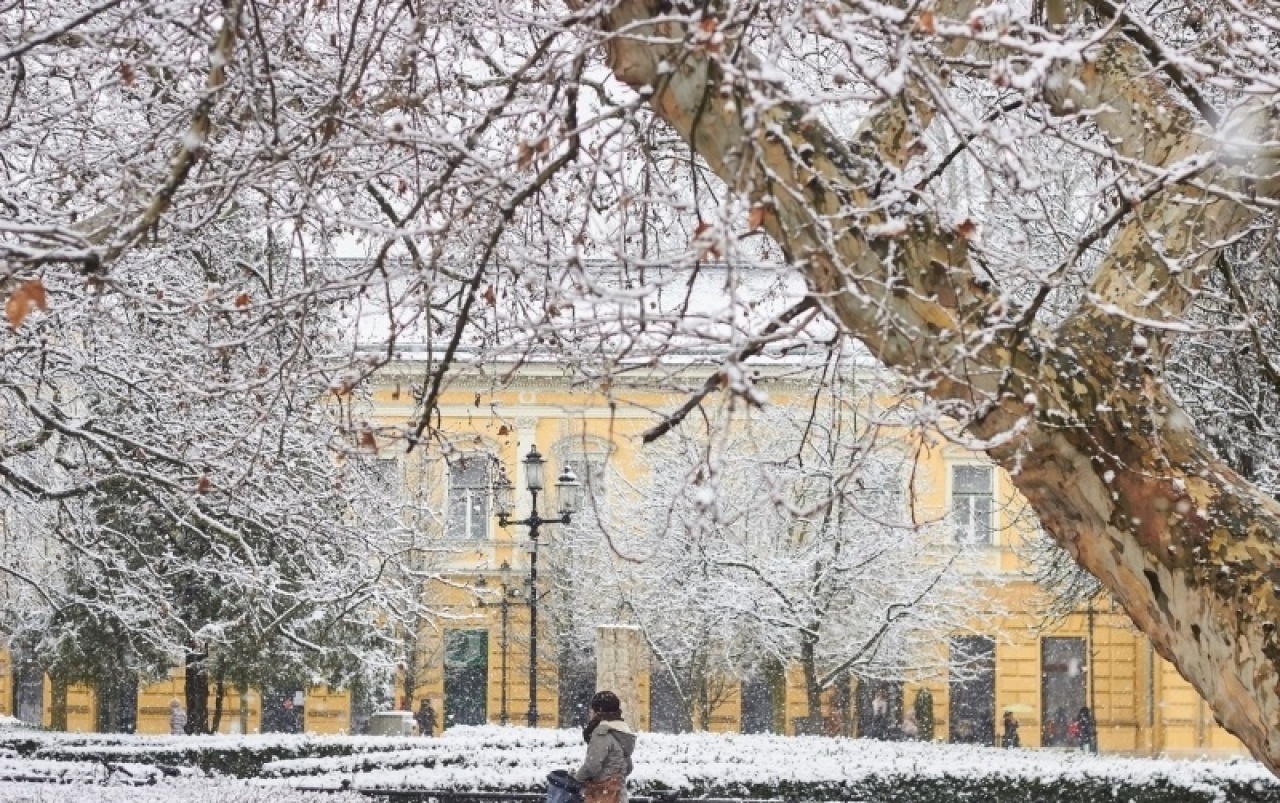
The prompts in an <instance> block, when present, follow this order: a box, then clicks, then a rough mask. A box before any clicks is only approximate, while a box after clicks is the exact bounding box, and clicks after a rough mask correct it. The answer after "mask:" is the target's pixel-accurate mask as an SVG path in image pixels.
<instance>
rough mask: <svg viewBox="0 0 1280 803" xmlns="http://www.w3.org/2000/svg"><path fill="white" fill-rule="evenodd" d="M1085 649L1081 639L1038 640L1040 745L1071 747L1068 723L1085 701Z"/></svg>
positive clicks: (1075, 741) (1072, 736)
mask: <svg viewBox="0 0 1280 803" xmlns="http://www.w3.org/2000/svg"><path fill="white" fill-rule="evenodd" d="M1087 656H1088V651H1087V649H1086V643H1085V640H1084V639H1082V638H1056V637H1055V638H1045V639H1041V641H1040V711H1041V713H1042V719H1041V722H1040V744H1041V745H1043V746H1044V747H1069V746H1070V747H1074V746H1075V745H1076V744H1077V739H1076V738H1075V735H1074V734H1073V733H1072V732H1071V723H1072V722H1074V721H1075V718H1076V715H1077V714H1078V713H1079V712H1080V709H1081V708H1084V707H1085V705H1087V704H1088V703H1087V702H1086V699H1087V695H1086V692H1087V689H1088V685H1087V684H1088V672H1089V665H1088V664H1089V662H1088V657H1087Z"/></svg>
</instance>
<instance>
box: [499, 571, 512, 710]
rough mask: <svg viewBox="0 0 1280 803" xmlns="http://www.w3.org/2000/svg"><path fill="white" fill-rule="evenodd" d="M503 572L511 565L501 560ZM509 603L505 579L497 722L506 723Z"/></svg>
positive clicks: (503, 585) (504, 580) (503, 583)
mask: <svg viewBox="0 0 1280 803" xmlns="http://www.w3.org/2000/svg"><path fill="white" fill-rule="evenodd" d="M502 566H503V573H504V575H505V573H506V572H507V571H510V569H511V566H510V564H508V563H507V562H506V561H503V562H502ZM510 606H511V603H510V602H509V601H508V600H507V581H506V579H505V577H504V579H503V581H502V708H501V709H500V710H499V711H498V722H500V723H501V724H503V725H506V724H507V723H508V722H509V721H510V717H509V716H508V715H507V610H508V609H509V608H510Z"/></svg>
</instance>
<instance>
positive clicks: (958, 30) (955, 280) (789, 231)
mask: <svg viewBox="0 0 1280 803" xmlns="http://www.w3.org/2000/svg"><path fill="white" fill-rule="evenodd" d="M971 5H972V4H971ZM673 10H678V9H673V6H672V4H670V3H664V2H660V0H624V2H620V3H618V4H616V5H614V6H612V7H611V8H610V9H609V10H608V11H607V12H606V13H604V14H603V16H602V17H601V18H600V19H599V24H600V28H601V30H602V31H604V32H606V33H607V36H606V38H605V39H604V40H603V46H604V47H605V49H606V50H607V54H608V63H609V65H610V67H611V69H612V71H613V74H614V76H616V77H617V78H618V79H619V80H621V81H623V82H625V83H626V84H628V85H629V86H631V87H632V88H634V89H635V90H636V91H637V92H639V93H641V94H642V96H644V97H646V98H647V101H648V104H649V106H650V107H651V108H652V109H653V110H654V111H655V112H656V113H657V114H658V115H659V116H660V117H661V118H662V119H663V120H665V121H666V122H667V123H668V124H670V125H671V126H672V127H673V128H674V129H675V130H676V131H678V132H679V134H680V136H681V137H682V138H683V139H684V140H685V141H686V142H687V143H688V144H689V146H690V147H691V148H692V149H693V150H694V151H696V153H697V154H698V156H699V157H701V159H703V160H704V161H705V162H706V164H707V165H709V166H710V168H711V169H712V170H713V171H714V172H715V173H716V174H717V175H718V176H719V177H720V179H722V180H723V181H724V183H725V185H727V187H729V188H730V190H731V191H734V192H738V193H742V194H744V195H745V196H747V197H749V198H750V199H751V200H752V202H753V203H754V208H755V209H758V210H761V211H759V212H753V221H752V222H753V223H756V224H758V225H761V226H763V228H764V229H765V230H767V231H768V233H769V234H770V235H771V236H772V237H773V238H774V239H775V240H776V241H777V242H778V243H779V244H780V245H781V246H782V248H783V249H784V250H785V252H786V254H787V256H788V257H789V259H790V260H792V261H793V262H794V263H795V264H797V265H799V266H801V270H803V272H804V274H805V277H806V279H807V281H808V284H809V286H810V288H811V290H812V292H813V293H814V294H815V295H816V296H817V297H818V298H820V299H821V300H822V303H823V304H824V305H825V306H826V307H827V309H828V311H829V312H830V314H831V315H832V316H833V317H834V318H835V319H837V320H838V321H839V322H840V323H841V324H843V326H844V327H846V328H847V329H848V331H849V332H851V333H852V334H854V335H855V336H856V337H857V338H858V339H860V340H861V341H862V342H863V343H865V344H866V345H867V346H868V347H869V348H870V349H871V351H872V352H873V353H874V354H875V355H876V356H878V357H879V358H880V359H882V360H883V361H884V362H885V363H887V364H888V365H890V366H892V367H895V368H897V369H899V370H900V371H901V372H903V373H904V374H905V375H906V376H908V377H910V378H911V379H912V380H914V381H915V382H916V384H917V386H919V387H920V388H922V389H923V390H925V391H926V392H927V393H928V394H929V395H930V396H932V397H933V398H935V399H938V400H952V401H959V402H962V403H963V405H962V407H963V409H967V410H969V411H971V414H970V415H969V416H968V417H967V420H966V422H965V423H966V426H967V431H968V433H969V434H971V435H972V436H973V437H974V438H975V439H977V440H978V441H979V442H980V443H981V444H982V446H983V448H984V450H985V451H986V452H987V454H988V455H990V456H991V458H992V459H993V460H995V461H996V462H997V463H998V464H1000V465H1002V466H1003V467H1004V468H1006V469H1008V470H1009V472H1010V473H1011V475H1012V477H1013V481H1014V483H1015V484H1016V486H1017V487H1018V488H1019V490H1020V491H1021V492H1022V493H1023V494H1024V495H1025V496H1026V498H1027V499H1028V500H1029V502H1030V504H1031V505H1032V507H1033V508H1034V510H1035V512H1036V513H1037V515H1038V516H1039V518H1040V521H1041V522H1042V524H1043V526H1044V527H1045V528H1046V529H1047V530H1048V531H1049V532H1050V533H1051V534H1052V536H1053V537H1054V538H1055V539H1056V540H1057V542H1058V543H1059V544H1061V545H1062V546H1063V547H1064V548H1066V549H1067V550H1068V551H1069V552H1070V553H1071V554H1072V555H1073V556H1074V557H1075V559H1076V560H1077V561H1079V562H1080V563H1081V564H1082V565H1083V566H1084V567H1086V568H1087V569H1088V570H1089V571H1091V572H1092V573H1093V574H1095V575H1096V576H1097V577H1098V578H1100V579H1101V580H1102V582H1103V583H1104V584H1105V585H1106V587H1107V589H1108V590H1109V591H1110V592H1111V593H1112V594H1114V595H1115V597H1116V598H1117V599H1118V600H1119V601H1120V602H1121V603H1122V604H1123V606H1124V608H1125V610H1126V611H1128V613H1129V615H1130V616H1131V617H1132V618H1133V621H1134V622H1135V623H1136V624H1137V626H1138V627H1139V628H1141V629H1142V631H1143V632H1144V633H1146V635H1147V636H1148V637H1149V638H1150V639H1151V641H1152V643H1153V644H1154V645H1155V648H1156V649H1157V650H1158V652H1159V653H1160V654H1161V655H1162V656H1164V657H1165V658H1167V659H1168V660H1170V661H1172V662H1173V663H1174V664H1175V665H1176V666H1177V667H1178V669H1179V670H1180V671H1181V672H1182V674H1183V675H1184V676H1185V677H1187V678H1188V679H1189V680H1190V681H1191V682H1192V684H1193V685H1194V686H1195V688H1196V689H1197V690H1198V691H1199V692H1200V693H1201V694H1202V695H1203V696H1204V697H1205V699H1206V700H1208V701H1209V703H1210V705H1211V706H1212V708H1213V710H1214V712H1215V714H1216V716H1217V718H1218V719H1219V720H1220V721H1221V723H1222V724H1223V725H1224V726H1225V727H1226V728H1227V729H1228V730H1229V731H1231V732H1232V733H1234V734H1235V735H1236V736H1238V737H1239V738H1240V739H1241V740H1243V741H1244V743H1245V744H1247V745H1248V746H1249V748H1250V749H1251V750H1252V751H1253V753H1254V755H1256V756H1257V757H1258V758H1259V759H1260V760H1262V761H1263V762H1265V763H1266V764H1267V765H1268V766H1269V767H1270V768H1271V769H1272V770H1280V637H1278V636H1277V633H1276V622H1277V621H1280V570H1277V569H1276V566H1277V565H1280V542H1278V538H1280V504H1277V502H1276V500H1275V499H1272V498H1270V497H1268V496H1267V495H1265V494H1263V493H1261V492H1259V491H1258V490H1257V489H1256V488H1254V487H1253V486H1252V485H1251V484H1250V483H1249V482H1247V481H1246V480H1244V479H1243V478H1241V477H1240V476H1239V475H1238V474H1237V473H1236V472H1235V471H1233V470H1232V469H1231V468H1230V467H1229V466H1228V465H1226V464H1225V463H1224V462H1223V461H1222V460H1221V459H1219V458H1218V457H1217V456H1216V455H1215V454H1214V452H1213V451H1212V450H1211V449H1210V448H1209V447H1208V446H1207V445H1206V444H1205V443H1204V442H1203V441H1202V439H1201V438H1200V437H1199V436H1198V435H1197V434H1196V433H1195V431H1194V429H1193V426H1192V422H1191V421H1190V419H1189V418H1188V417H1187V416H1186V415H1185V414H1183V413H1182V411H1181V410H1180V409H1179V406H1178V404H1177V402H1176V401H1175V399H1174V398H1173V397H1172V396H1171V394H1170V393H1169V391H1168V389H1167V388H1166V387H1165V385H1164V383H1163V382H1162V380H1161V375H1160V371H1159V363H1160V359H1161V356H1162V355H1163V354H1164V352H1165V351H1166V349H1168V348H1169V339H1170V337H1171V335H1172V333H1173V331H1175V330H1177V329H1178V328H1179V326H1178V323H1179V321H1181V320H1182V317H1183V315H1184V313H1185V312H1186V311H1187V308H1188V306H1189V304H1191V303H1192V300H1193V298H1194V296H1195V293H1196V290H1197V287H1198V286H1199V285H1200V284H1201V282H1202V281H1203V280H1204V276H1205V274H1206V272H1207V271H1208V270H1210V268H1211V264H1212V260H1213V258H1214V255H1215V253H1216V251H1217V249H1219V248H1220V247H1222V246H1223V245H1224V244H1226V243H1229V242H1231V241H1232V239H1233V238H1235V237H1237V236H1239V235H1240V234H1241V233H1242V232H1244V231H1246V230H1247V229H1248V228H1249V226H1250V225H1251V224H1252V223H1253V222H1254V221H1255V219H1256V218H1257V216H1258V215H1259V214H1260V210H1262V209H1266V208H1271V209H1274V206H1275V200H1276V199H1277V198H1280V174H1278V173H1277V171H1276V166H1275V159H1276V148H1275V147H1274V142H1275V141H1276V139H1277V130H1278V129H1277V125H1276V119H1275V110H1274V107H1270V108H1269V107H1268V106H1267V105H1266V104H1265V103H1264V102H1257V103H1243V104H1239V105H1237V106H1236V107H1235V108H1234V110H1233V111H1231V112H1230V113H1228V114H1225V115H1223V116H1222V119H1208V118H1213V117H1215V115H1213V114H1211V113H1209V114H1206V113H1204V112H1205V111H1208V110H1202V111H1200V112H1197V111H1196V110H1195V108H1194V106H1195V104H1193V103H1187V102H1186V100H1185V99H1184V98H1183V97H1178V96H1175V89H1174V88H1171V86H1170V84H1173V85H1174V87H1175V88H1176V85H1177V82H1176V81H1169V80H1168V79H1167V78H1166V77H1165V76H1163V75H1159V74H1155V73H1153V70H1152V65H1151V64H1150V63H1149V62H1148V56H1149V52H1144V50H1143V47H1142V42H1141V39H1142V37H1141V36H1140V35H1139V36H1133V37H1130V36H1126V29H1125V28H1124V26H1120V25H1117V26H1115V27H1114V28H1110V29H1106V28H1105V23H1106V22H1107V20H1105V19H1104V20H1103V24H1102V25H1100V27H1099V31H1098V32H1097V34H1096V35H1095V36H1090V37H1081V38H1079V39H1077V40H1076V42H1077V43H1078V47H1077V49H1076V50H1074V51H1072V52H1070V53H1062V54H1061V56H1062V57H1061V58H1058V59H1053V60H1052V62H1053V63H1052V64H1050V65H1049V66H1048V68H1047V72H1046V75H1045V76H1044V77H1043V81H1042V82H1041V84H1040V86H1041V91H1042V92H1043V96H1044V99H1045V100H1047V101H1048V103H1049V105H1050V106H1051V108H1053V109H1054V110H1055V111H1058V112H1060V113H1062V114H1071V113H1075V112H1079V111H1080V110H1091V113H1090V114H1088V115H1087V116H1086V118H1085V119H1087V120H1088V121H1090V122H1091V123H1092V125H1094V126H1096V127H1097V129H1098V131H1099V132H1100V135H1101V136H1102V137H1103V138H1104V139H1105V140H1106V141H1107V142H1109V143H1110V145H1111V146H1112V147H1113V148H1114V149H1115V152H1116V155H1117V157H1118V158H1121V159H1124V160H1125V163H1126V164H1127V165H1128V166H1129V169H1131V170H1132V171H1133V172H1134V174H1135V175H1136V176H1140V177H1142V178H1141V183H1140V185H1141V187H1142V190H1141V191H1139V192H1136V193H1135V194H1134V196H1133V197H1132V198H1129V199H1127V202H1126V203H1125V204H1123V205H1122V209H1121V211H1120V212H1119V213H1117V215H1116V216H1115V219H1114V221H1113V222H1112V228H1114V230H1115V233H1114V238H1113V239H1112V240H1111V243H1110V247H1109V251H1108V253H1107V255H1106V257H1105V259H1104V260H1103V262H1102V264H1101V265H1100V266H1099V267H1098V269H1097V271H1096V273H1095V275H1094V278H1093V280H1092V285H1091V286H1090V287H1089V288H1088V290H1087V292H1086V293H1084V294H1083V295H1082V297H1081V299H1080V300H1079V302H1078V303H1077V305H1076V306H1075V308H1074V310H1073V311H1071V312H1070V314H1068V315H1066V316H1065V317H1064V318H1063V319H1062V320H1060V321H1058V322H1056V323H1054V324H1053V325H1047V324H1042V323H1041V322H1040V321H1039V320H1038V312H1039V311H1040V305H1041V302H1042V301H1043V299H1044V297H1045V295H1047V292H1048V289H1047V287H1048V286H1047V285H1046V290H1045V291H1043V292H1041V293H1040V294H1038V295H1037V296H1036V297H1035V298H1033V299H1031V300H1029V301H1026V302H1023V303H1013V302H1012V301H1011V299H1009V298H1007V297H1005V296H1004V295H1002V294H1000V293H998V292H996V291H995V290H994V288H992V287H991V286H990V285H989V284H988V283H987V282H985V281H984V280H983V279H982V278H981V273H980V271H979V270H978V268H977V266H976V265H975V264H974V262H973V261H972V260H971V258H970V254H969V248H968V243H967V235H968V232H967V231H966V228H967V227H966V225H965V224H964V223H961V225H958V226H948V225H947V222H946V221H940V220H938V219H936V217H935V216H933V215H931V214H929V213H927V212H924V211H921V209H920V208H919V207H915V206H913V204H912V203H911V202H910V200H909V199H901V200H899V201H897V202H893V201H890V202H888V203H885V202H882V201H881V199H879V198H877V197H876V190H877V186H878V181H879V179H880V178H881V176H883V174H884V173H885V171H886V169H887V168H888V167H891V166H896V165H901V164H907V163H908V162H909V160H910V159H911V155H912V146H913V143H914V142H915V137H914V134H913V133H912V132H913V131H919V130H921V129H922V128H923V127H924V126H925V125H927V124H928V116H929V109H930V107H931V102H930V99H929V98H928V96H927V94H926V93H925V90H924V89H923V87H926V86H929V85H932V86H934V87H936V86H939V85H942V84H945V77H944V75H945V73H944V72H943V71H942V70H940V69H935V70H933V71H931V70H930V69H929V66H928V65H927V63H922V64H918V65H916V67H917V71H916V72H915V73H914V76H913V77H914V79H915V80H914V82H913V83H914V85H909V86H908V90H907V92H906V95H905V96H907V97H911V98H912V100H913V101H914V102H912V103H895V104H891V105H889V106H887V107H886V108H885V109H883V110H881V111H879V112H878V113H875V114H873V115H871V116H869V117H868V118H867V119H866V120H865V121H864V124H863V126H862V128H861V130H860V131H859V132H858V133H857V134H856V135H855V136H854V137H853V138H852V139H851V141H845V140H843V139H841V138H839V137H837V136H836V135H835V134H834V133H833V132H832V131H831V130H829V129H828V128H827V127H825V126H824V125H823V124H822V123H821V122H820V121H819V120H817V119H815V117H814V116H813V115H809V114H807V113H806V111H807V110H806V109H805V108H804V107H803V106H800V105H798V104H796V103H794V102H792V101H790V100H788V99H786V98H783V97H778V98H773V99H770V98H767V97H763V95H762V93H763V92H765V91H766V90H767V82H766V81H762V80H760V74H761V66H760V61H759V60H757V59H756V58H755V57H754V56H753V55H752V54H751V52H750V51H749V49H748V46H747V45H746V44H745V43H743V42H740V41H737V40H735V38H734V29H733V28H732V27H730V26H728V25H723V26H722V25H721V22H720V20H718V19H717V18H716V17H715V16H714V13H710V12H709V13H708V14H707V15H705V16H701V17H698V16H696V15H694V16H693V17H691V16H690V15H688V14H684V15H682V14H679V13H673ZM1105 10H1107V9H1104V11H1105ZM1111 11H1113V12H1114V9H1111ZM946 12H948V13H950V14H954V15H955V19H948V18H947V17H946V16H944V14H943V12H942V11H941V10H940V11H939V12H938V13H937V14H936V15H935V13H934V12H933V11H925V12H923V14H922V13H921V12H919V11H916V12H915V13H916V14H917V22H916V25H917V27H918V29H920V30H921V31H923V32H924V33H926V34H933V35H936V36H937V37H939V38H940V39H941V40H942V41H944V42H946V41H955V40H956V39H958V38H961V37H962V36H967V37H968V38H969V39H970V40H976V41H975V45H974V46H975V47H986V48H998V47H999V46H1000V44H1001V43H1000V41H999V36H998V35H991V36H984V35H982V33H981V32H982V31H983V29H984V27H994V26H995V25H996V23H994V22H992V21H991V20H990V19H989V18H988V17H984V16H983V14H982V12H980V11H972V10H971V9H969V8H965V7H964V6H963V5H958V6H956V7H954V8H948V9H946ZM926 15H927V16H926ZM691 20H693V21H691ZM974 32H978V33H977V34H975V33H974ZM1135 40H1136V41H1135ZM1268 142H1270V143H1272V144H1271V145H1270V146H1267V145H1265V143H1268ZM1254 143H1264V144H1263V145H1255V144H1254ZM1108 233H1110V232H1108ZM981 333H987V334H988V335H994V336H979V335H981Z"/></svg>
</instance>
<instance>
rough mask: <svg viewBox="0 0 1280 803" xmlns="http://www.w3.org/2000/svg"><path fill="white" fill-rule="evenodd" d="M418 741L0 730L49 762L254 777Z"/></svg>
mask: <svg viewBox="0 0 1280 803" xmlns="http://www.w3.org/2000/svg"><path fill="white" fill-rule="evenodd" d="M412 744H414V742H412V741H410V740H406V739H398V738H392V737H376V736H364V737H355V738H351V737H324V736H303V735H289V734H269V735H264V736H130V735H122V734H93V733H90V734H72V733H51V732H45V731H26V730H24V731H4V732H0V752H2V753H7V754H10V755H14V756H18V757H22V758H26V759H36V760H40V761H46V762H93V763H96V764H102V763H104V762H109V763H113V764H148V765H154V766H158V767H195V768H198V769H200V770H203V771H204V772H206V773H214V774H218V775H230V776H234V777H237V778H256V777H258V776H259V775H260V774H261V773H262V767H263V765H264V764H267V763H269V762H272V761H280V760H283V759H291V758H301V757H323V756H348V755H351V754H353V753H360V752H387V751H393V750H397V749H404V748H406V747H409V746H411V745H412Z"/></svg>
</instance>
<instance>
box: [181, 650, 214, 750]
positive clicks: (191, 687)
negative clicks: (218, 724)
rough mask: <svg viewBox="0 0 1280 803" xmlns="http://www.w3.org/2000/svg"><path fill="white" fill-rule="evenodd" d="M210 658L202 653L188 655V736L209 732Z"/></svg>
mask: <svg viewBox="0 0 1280 803" xmlns="http://www.w3.org/2000/svg"><path fill="white" fill-rule="evenodd" d="M208 657H209V656H208V655H206V654H205V653H202V652H189V653H187V661H186V679H185V682H184V684H183V690H184V696H185V697H186V700H187V728H186V732H187V733H188V734H202V733H208V732H209V668H208V660H207V659H208Z"/></svg>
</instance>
